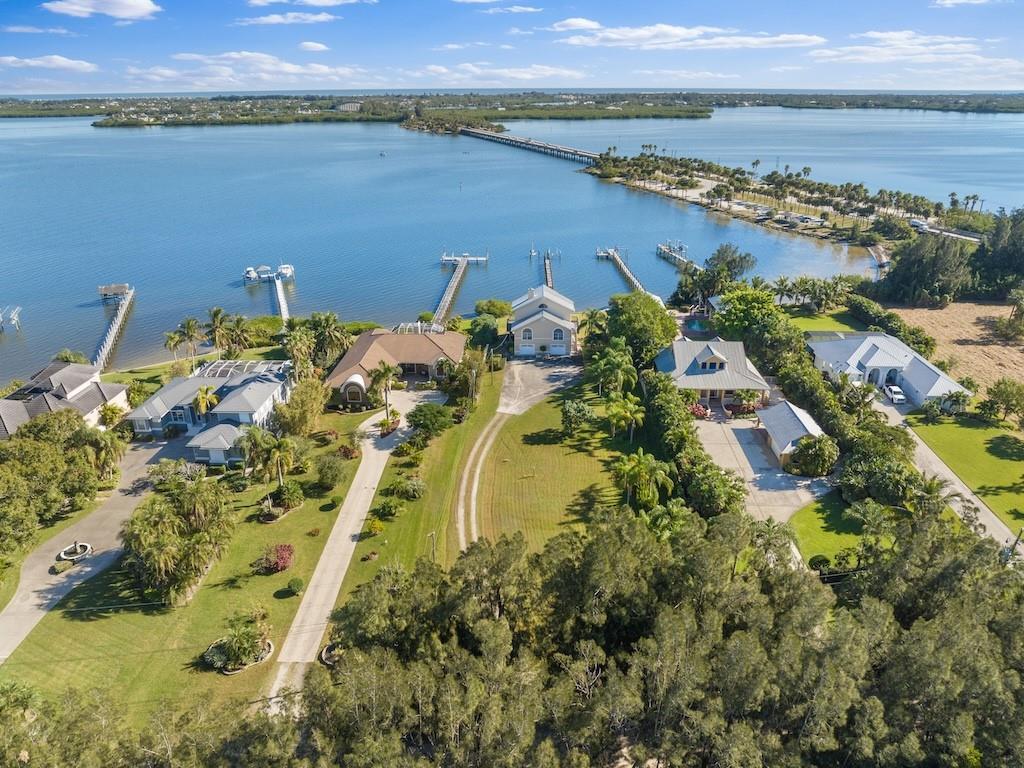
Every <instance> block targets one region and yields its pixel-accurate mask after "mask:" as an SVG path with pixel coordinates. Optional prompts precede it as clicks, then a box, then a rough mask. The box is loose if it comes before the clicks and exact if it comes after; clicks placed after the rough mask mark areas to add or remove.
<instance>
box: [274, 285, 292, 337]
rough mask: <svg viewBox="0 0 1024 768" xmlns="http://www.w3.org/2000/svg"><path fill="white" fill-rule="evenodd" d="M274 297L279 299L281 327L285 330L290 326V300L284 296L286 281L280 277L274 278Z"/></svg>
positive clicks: (278, 307)
mask: <svg viewBox="0 0 1024 768" xmlns="http://www.w3.org/2000/svg"><path fill="white" fill-rule="evenodd" d="M274 295H275V296H276V297H277V311H278V314H280V315H281V327H282V328H283V327H285V326H287V325H288V318H290V317H291V312H289V310H288V299H287V298H285V295H284V281H283V280H281V276H280V275H277V276H275V277H274Z"/></svg>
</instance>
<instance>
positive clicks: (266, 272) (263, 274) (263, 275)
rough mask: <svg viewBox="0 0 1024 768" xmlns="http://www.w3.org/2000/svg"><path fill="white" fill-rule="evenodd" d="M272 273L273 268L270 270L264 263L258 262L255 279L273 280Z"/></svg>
mask: <svg viewBox="0 0 1024 768" xmlns="http://www.w3.org/2000/svg"><path fill="white" fill-rule="evenodd" d="M274 274H275V272H274V270H272V269H271V268H270V267H268V266H267V265H266V264H260V265H259V266H258V267H256V279H257V280H273V279H274Z"/></svg>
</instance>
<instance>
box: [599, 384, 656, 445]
mask: <svg viewBox="0 0 1024 768" xmlns="http://www.w3.org/2000/svg"><path fill="white" fill-rule="evenodd" d="M646 414H647V411H646V410H644V407H643V406H642V405H640V398H639V397H637V396H636V395H633V394H630V393H629V392H626V393H625V394H620V393H619V392H613V393H612V394H611V396H610V397H609V399H608V421H609V422H610V423H611V425H612V437H615V432H616V430H617V429H618V428H620V427H627V426H628V427H629V442H631V443H632V442H633V430H634V429H635V428H636V427H642V426H643V425H644V416H645V415H646Z"/></svg>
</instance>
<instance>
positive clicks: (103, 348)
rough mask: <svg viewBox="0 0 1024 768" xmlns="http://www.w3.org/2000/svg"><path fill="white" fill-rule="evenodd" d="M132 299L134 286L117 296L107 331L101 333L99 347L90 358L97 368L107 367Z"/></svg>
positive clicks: (133, 298)
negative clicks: (101, 337) (115, 308)
mask: <svg viewBox="0 0 1024 768" xmlns="http://www.w3.org/2000/svg"><path fill="white" fill-rule="evenodd" d="M101 290H102V289H101ZM134 300H135V289H134V288H128V289H127V290H125V292H124V293H122V294H121V295H119V296H118V297H117V312H115V313H114V317H113V318H112V319H111V321H110V325H108V326H107V332H106V333H105V334H104V335H103V339H102V340H101V341H100V345H99V347H97V348H96V354H95V355H94V356H93V358H92V364H93V365H94V366H96V367H97V368H100V369H102V368H106V367H107V360H108V359H109V358H110V353H111V351H113V349H114V342H116V341H117V337H118V336H119V335H120V334H121V329H122V328H123V327H124V319H125V317H127V316H128V310H129V309H130V308H131V306H132V302H133V301H134Z"/></svg>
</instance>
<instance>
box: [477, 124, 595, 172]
mask: <svg viewBox="0 0 1024 768" xmlns="http://www.w3.org/2000/svg"><path fill="white" fill-rule="evenodd" d="M459 133H461V134H462V135H463V136H472V137H473V138H475V139H485V140H486V141H495V142H497V143H499V144H507V145H508V146H511V147H519V148H520V149H528V150H530V151H532V152H540V153H542V154H545V155H551V156H552V157H560V158H562V159H563V160H573V161H575V162H577V163H583V164H584V165H594V164H595V163H596V162H597V161H598V158H599V157H600V155H599V154H598V153H597V152H588V151H587V150H585V149H576V148H575V147H565V146H562V145H561V144H548V143H547V142H546V141H537V140H536V139H526V138H523V137H522V136H510V135H508V134H507V133H495V132H494V131H485V130H483V129H480V128H462V129H461V130H460V131H459Z"/></svg>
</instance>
